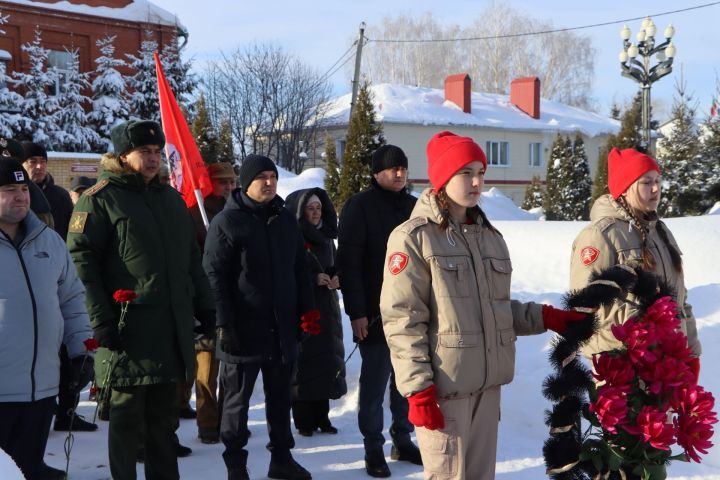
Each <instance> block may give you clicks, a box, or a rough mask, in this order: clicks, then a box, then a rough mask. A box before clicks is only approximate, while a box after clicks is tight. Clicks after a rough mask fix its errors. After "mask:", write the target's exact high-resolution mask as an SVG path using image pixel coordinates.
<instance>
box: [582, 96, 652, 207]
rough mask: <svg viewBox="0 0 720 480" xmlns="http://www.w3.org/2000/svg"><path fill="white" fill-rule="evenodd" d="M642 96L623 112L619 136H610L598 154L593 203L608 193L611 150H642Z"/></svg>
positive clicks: (636, 98) (636, 97)
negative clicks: (608, 161) (608, 162)
mask: <svg viewBox="0 0 720 480" xmlns="http://www.w3.org/2000/svg"><path fill="white" fill-rule="evenodd" d="M641 125H642V96H641V94H640V93H639V92H638V94H637V95H635V97H634V98H633V101H632V103H631V104H630V105H629V106H628V108H627V109H626V110H625V111H624V112H623V114H622V116H621V118H620V131H619V132H618V134H617V135H608V139H607V141H606V142H605V145H603V147H602V148H601V149H600V152H599V154H598V169H597V172H595V178H594V180H593V190H592V200H593V202H594V201H595V200H596V199H597V198H598V197H601V196H603V195H605V194H607V193H609V191H608V171H607V159H608V155H609V154H610V150H612V149H613V148H614V147H615V148H619V149H621V150H622V149H625V148H634V149H637V150H642V130H641Z"/></svg>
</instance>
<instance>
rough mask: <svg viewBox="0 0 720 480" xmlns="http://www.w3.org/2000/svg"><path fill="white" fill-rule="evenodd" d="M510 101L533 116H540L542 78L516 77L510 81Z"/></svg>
mask: <svg viewBox="0 0 720 480" xmlns="http://www.w3.org/2000/svg"><path fill="white" fill-rule="evenodd" d="M510 103H512V104H513V105H515V106H516V107H517V108H519V109H520V110H522V111H523V112H525V113H527V114H528V115H529V116H531V117H532V118H540V79H539V78H537V77H523V78H516V79H515V80H513V81H512V82H511V83H510Z"/></svg>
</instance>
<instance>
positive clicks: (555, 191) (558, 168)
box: [543, 133, 565, 220]
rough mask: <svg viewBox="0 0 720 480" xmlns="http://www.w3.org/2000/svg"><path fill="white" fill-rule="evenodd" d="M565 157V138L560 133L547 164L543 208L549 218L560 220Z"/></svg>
mask: <svg viewBox="0 0 720 480" xmlns="http://www.w3.org/2000/svg"><path fill="white" fill-rule="evenodd" d="M564 158H565V139H564V138H563V137H562V135H560V134H559V133H558V136H557V137H556V138H555V141H554V142H553V144H552V148H551V150H550V160H549V161H548V164H547V173H546V174H545V198H543V210H545V218H546V219H548V220H559V219H560V216H561V210H562V199H561V197H560V190H561V183H560V182H561V175H562V163H563V160H564Z"/></svg>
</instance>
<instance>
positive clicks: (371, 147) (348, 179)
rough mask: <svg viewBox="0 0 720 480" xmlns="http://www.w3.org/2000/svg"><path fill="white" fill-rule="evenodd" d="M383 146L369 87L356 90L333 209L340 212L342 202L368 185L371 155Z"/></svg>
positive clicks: (383, 139)
mask: <svg viewBox="0 0 720 480" xmlns="http://www.w3.org/2000/svg"><path fill="white" fill-rule="evenodd" d="M384 144H385V136H384V135H383V130H382V125H381V124H380V123H378V122H377V121H376V120H375V107H374V105H373V97H372V91H371V90H370V84H369V83H368V82H365V83H364V84H363V85H362V86H361V87H360V92H359V93H358V97H357V103H356V104H355V107H354V109H353V116H352V119H350V126H349V127H348V134H347V143H346V146H345V156H344V158H343V164H342V168H341V170H340V182H339V185H338V200H337V204H336V205H335V208H337V209H338V211H340V210H342V206H343V205H344V204H345V201H346V200H347V199H348V198H350V197H351V196H353V195H354V194H356V193H358V192H360V191H361V190H363V189H365V188H367V187H368V186H370V179H371V178H372V176H371V174H370V173H371V172H370V162H371V157H372V153H373V152H374V151H375V150H377V149H378V148H380V147H381V146H382V145H384Z"/></svg>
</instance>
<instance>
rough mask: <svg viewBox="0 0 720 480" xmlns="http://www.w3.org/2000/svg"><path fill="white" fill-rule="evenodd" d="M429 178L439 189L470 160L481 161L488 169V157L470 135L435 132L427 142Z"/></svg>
mask: <svg viewBox="0 0 720 480" xmlns="http://www.w3.org/2000/svg"><path fill="white" fill-rule="evenodd" d="M427 159H428V178H429V179H430V183H432V186H433V188H434V189H435V190H439V189H440V188H442V187H443V186H445V184H446V183H447V182H448V181H449V180H450V179H451V178H452V176H453V175H455V173H457V171H458V170H460V169H461V168H462V167H464V166H465V165H467V164H468V163H470V162H474V161H480V162H482V164H483V168H485V169H487V158H486V157H485V152H483V151H482V148H480V145H478V144H477V143H475V140H473V139H472V138H470V137H460V136H458V135H455V134H454V133H452V132H448V131H445V132H440V133H437V134H435V135H434V136H433V137H432V138H431V139H430V141H429V142H428V144H427Z"/></svg>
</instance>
